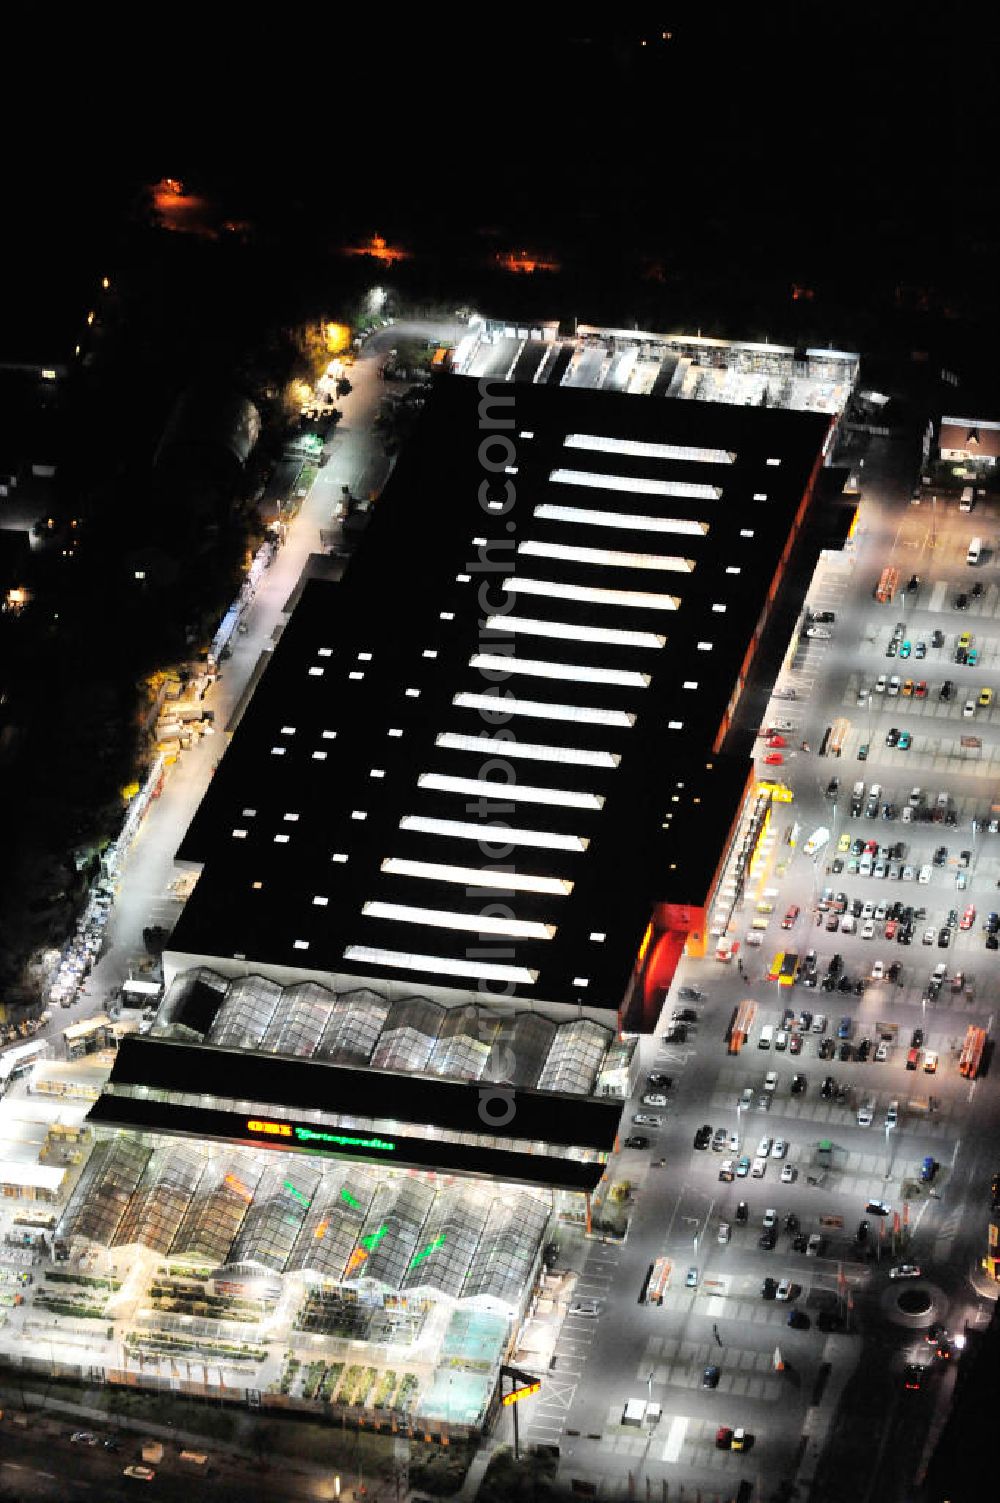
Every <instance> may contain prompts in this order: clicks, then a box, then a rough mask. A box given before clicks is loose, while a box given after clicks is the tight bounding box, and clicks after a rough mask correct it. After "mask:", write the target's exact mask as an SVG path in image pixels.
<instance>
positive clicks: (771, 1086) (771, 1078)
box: [764, 1070, 778, 1091]
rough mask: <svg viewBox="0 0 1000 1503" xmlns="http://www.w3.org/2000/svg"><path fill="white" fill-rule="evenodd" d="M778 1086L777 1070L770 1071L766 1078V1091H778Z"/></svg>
mask: <svg viewBox="0 0 1000 1503" xmlns="http://www.w3.org/2000/svg"><path fill="white" fill-rule="evenodd" d="M777 1085H778V1074H777V1071H776V1070H768V1072H767V1074H766V1075H765V1076H764V1089H765V1091H773V1090H776V1089H777Z"/></svg>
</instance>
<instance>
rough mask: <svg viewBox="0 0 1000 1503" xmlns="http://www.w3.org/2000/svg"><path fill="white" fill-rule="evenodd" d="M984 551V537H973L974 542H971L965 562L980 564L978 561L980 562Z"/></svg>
mask: <svg viewBox="0 0 1000 1503" xmlns="http://www.w3.org/2000/svg"><path fill="white" fill-rule="evenodd" d="M982 551H983V540H982V538H973V539H972V542H971V543H970V544H969V551H968V553H967V554H966V555H965V562H966V563H967V564H978V562H979V555H980V554H981V553H982Z"/></svg>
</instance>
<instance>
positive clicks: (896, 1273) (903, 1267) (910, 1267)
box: [889, 1263, 920, 1279]
mask: <svg viewBox="0 0 1000 1503" xmlns="http://www.w3.org/2000/svg"><path fill="white" fill-rule="evenodd" d="M889 1277H890V1278H891V1279H919V1277H920V1269H919V1268H918V1267H917V1265H916V1263H897V1264H896V1266H895V1268H890V1269H889Z"/></svg>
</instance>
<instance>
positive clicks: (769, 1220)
mask: <svg viewBox="0 0 1000 1503" xmlns="http://www.w3.org/2000/svg"><path fill="white" fill-rule="evenodd" d="M777 1220H778V1213H777V1211H776V1210H775V1209H774V1207H773V1206H768V1208H767V1210H766V1211H765V1212H764V1230H765V1231H766V1230H767V1228H768V1227H769V1226H774V1225H775V1223H776V1222H777Z"/></svg>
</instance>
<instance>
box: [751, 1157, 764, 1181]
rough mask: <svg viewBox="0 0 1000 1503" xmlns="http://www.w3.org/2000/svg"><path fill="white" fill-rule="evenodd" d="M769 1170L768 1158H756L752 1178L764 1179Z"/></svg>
mask: <svg viewBox="0 0 1000 1503" xmlns="http://www.w3.org/2000/svg"><path fill="white" fill-rule="evenodd" d="M766 1170H767V1159H754V1161H753V1168H752V1169H751V1170H750V1175H751V1178H753V1179H763V1178H764V1174H765V1172H766Z"/></svg>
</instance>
